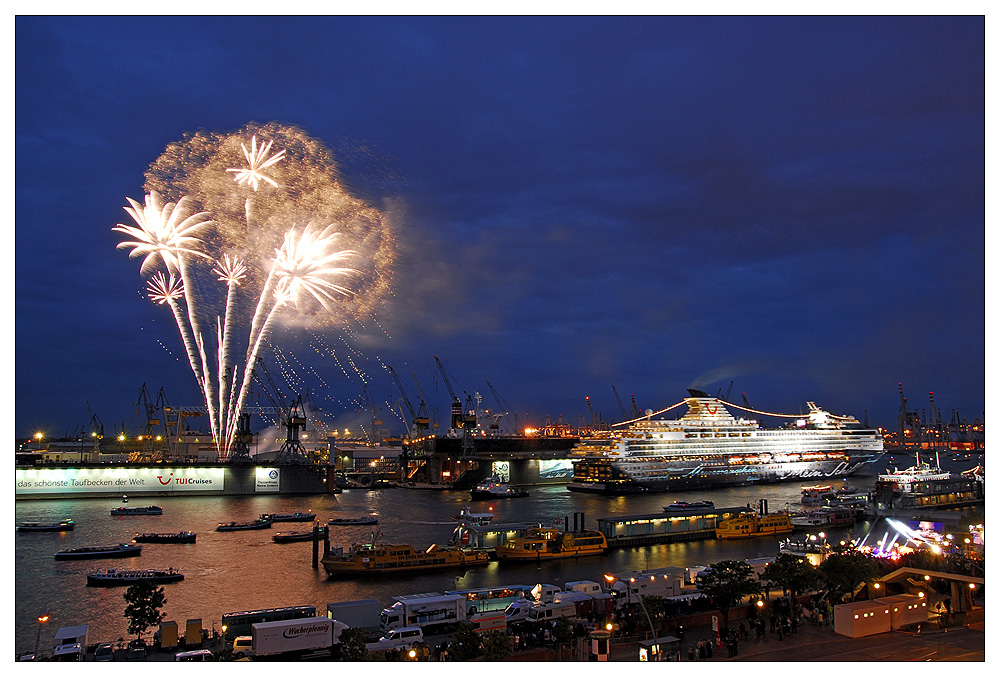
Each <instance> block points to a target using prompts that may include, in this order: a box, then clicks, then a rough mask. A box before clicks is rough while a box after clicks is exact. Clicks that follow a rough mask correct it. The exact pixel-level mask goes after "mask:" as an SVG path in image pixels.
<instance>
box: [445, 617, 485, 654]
mask: <svg viewBox="0 0 1000 677" xmlns="http://www.w3.org/2000/svg"><path fill="white" fill-rule="evenodd" d="M449 651H450V652H451V654H452V655H453V656H454V657H455V660H456V661H471V660H475V659H477V658H479V657H480V656H482V655H483V648H482V645H481V644H480V640H479V635H478V634H477V633H476V631H475V630H474V629H473V627H472V623H467V622H466V623H459V624H458V630H456V631H455V640H454V641H453V642H452V643H451V648H450V649H449Z"/></svg>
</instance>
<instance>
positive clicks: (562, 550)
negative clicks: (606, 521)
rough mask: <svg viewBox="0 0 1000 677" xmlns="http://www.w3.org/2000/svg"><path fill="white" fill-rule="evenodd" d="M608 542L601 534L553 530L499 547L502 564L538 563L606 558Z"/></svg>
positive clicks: (536, 531) (532, 533) (544, 529)
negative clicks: (507, 562) (581, 558)
mask: <svg viewBox="0 0 1000 677" xmlns="http://www.w3.org/2000/svg"><path fill="white" fill-rule="evenodd" d="M607 549H608V540H607V539H606V538H605V537H604V534H602V533H601V532H600V531H589V530H584V531H575V532H568V531H559V530H558V529H555V528H552V527H539V528H535V529H531V530H529V531H528V533H527V534H526V535H524V536H516V537H514V538H508V539H507V540H506V541H505V542H504V543H503V545H499V546H497V547H496V556H497V559H499V560H500V561H537V560H542V559H565V558H568V557H585V556H588V555H603V554H604V553H605V552H606V551H607Z"/></svg>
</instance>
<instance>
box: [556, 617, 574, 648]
mask: <svg viewBox="0 0 1000 677" xmlns="http://www.w3.org/2000/svg"><path fill="white" fill-rule="evenodd" d="M552 639H553V640H554V641H555V643H556V646H562V645H564V644H569V643H570V642H571V641H573V622H572V621H571V620H570V619H568V618H566V617H565V616H560V617H559V618H557V619H556V624H555V626H554V627H553V628H552Z"/></svg>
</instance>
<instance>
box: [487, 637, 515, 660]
mask: <svg viewBox="0 0 1000 677" xmlns="http://www.w3.org/2000/svg"><path fill="white" fill-rule="evenodd" d="M509 655H510V640H509V639H508V638H507V633H505V632H500V631H499V630H490V631H489V632H487V633H486V634H485V635H484V636H483V660H486V661H502V660H504V659H505V658H507V656H509Z"/></svg>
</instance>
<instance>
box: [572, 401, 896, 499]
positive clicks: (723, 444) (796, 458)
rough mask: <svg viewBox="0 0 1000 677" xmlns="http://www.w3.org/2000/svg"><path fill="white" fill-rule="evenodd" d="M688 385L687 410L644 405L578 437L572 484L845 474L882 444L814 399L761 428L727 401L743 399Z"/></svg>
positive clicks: (719, 483) (679, 484) (661, 485)
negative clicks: (662, 411)
mask: <svg viewBox="0 0 1000 677" xmlns="http://www.w3.org/2000/svg"><path fill="white" fill-rule="evenodd" d="M688 393H689V395H690V396H689V397H687V398H685V399H684V400H683V402H682V403H683V404H687V406H688V411H687V413H686V414H685V415H684V416H683V417H681V418H679V419H675V420H665V419H654V418H652V412H647V416H646V417H645V418H642V419H639V420H636V421H632V422H631V423H630V424H629V425H628V427H627V428H625V429H624V430H622V431H621V432H617V433H613V434H612V435H610V436H609V437H607V438H606V439H601V440H596V439H593V440H583V441H581V442H580V444H578V445H577V446H576V448H575V449H574V452H573V455H574V456H577V457H582V458H581V459H580V460H577V461H574V463H573V482H572V483H571V484H569V485H568V488H569V489H570V491H587V492H594V493H603V494H628V493H638V492H647V491H683V490H692V489H713V488H716V487H725V486H742V485H748V484H755V483H760V484H765V483H771V482H783V481H801V480H805V479H813V478H833V477H838V478H843V477H847V476H849V475H852V474H854V473H856V472H858V471H859V470H860V469H861V468H862V467H863V466H864V465H865V464H866V463H870V462H872V461H874V460H875V458H876V456H878V455H879V454H881V452H882V437H881V435H879V433H878V431H876V430H868V429H864V428H862V426H861V425H860V424H859V423H858V421H857V419H856V418H854V417H853V416H835V415H833V414H830V413H828V412H826V411H824V410H822V409H820V408H819V407H817V406H816V405H815V404H814V403H813V402H809V403H807V404H808V405H809V413H808V414H807V415H805V416H801V417H796V420H795V422H794V423H793V424H792V425H791V426H789V427H786V428H762V427H761V426H760V424H758V422H757V421H756V420H752V419H746V418H736V417H734V416H733V415H732V414H731V413H730V412H729V410H728V409H727V406H733V407H736V408H738V409H743V407H738V406H737V405H732V404H731V403H727V402H724V401H722V400H720V399H718V398H716V397H709V395H708V394H707V393H705V392H703V391H701V390H694V389H689V390H688ZM680 404H681V403H678V404H677V405H674V406H679V405H680ZM671 408H673V407H671ZM747 411H753V410H747ZM755 413H764V412H755Z"/></svg>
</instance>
